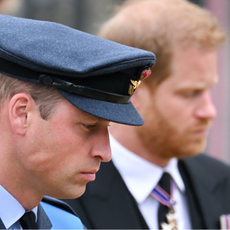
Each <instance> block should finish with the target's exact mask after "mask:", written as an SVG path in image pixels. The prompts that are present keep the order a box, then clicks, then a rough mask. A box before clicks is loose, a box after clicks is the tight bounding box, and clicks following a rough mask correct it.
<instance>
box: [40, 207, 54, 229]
mask: <svg viewBox="0 0 230 230" xmlns="http://www.w3.org/2000/svg"><path fill="white" fill-rule="evenodd" d="M37 223H38V229H51V227H52V224H51V222H50V219H49V217H48V216H47V215H46V213H45V211H44V209H43V208H42V206H41V205H40V204H39V205H38V221H37Z"/></svg>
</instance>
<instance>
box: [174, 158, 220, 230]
mask: <svg viewBox="0 0 230 230" xmlns="http://www.w3.org/2000/svg"><path fill="white" fill-rule="evenodd" d="M207 161H209V158H207V157H205V156H203V155H199V156H196V157H192V158H186V159H184V160H181V161H179V163H178V167H179V170H180V172H181V176H182V178H183V180H184V183H185V186H186V194H187V197H188V203H189V208H190V216H191V221H192V227H193V228H194V229H195V228H200V229H202V228H208V229H218V228H220V225H219V219H218V217H219V216H220V215H221V212H222V211H223V206H222V204H221V202H220V201H221V200H224V197H222V198H221V196H222V195H223V192H222V191H223V186H222V185H223V184H224V180H223V178H221V179H220V178H218V177H217V175H215V174H216V172H215V170H214V169H213V168H211V167H212V166H211V165H212V164H209V162H207ZM211 161H213V159H212V160H211ZM210 163H211V162H210ZM209 167H210V168H209Z"/></svg>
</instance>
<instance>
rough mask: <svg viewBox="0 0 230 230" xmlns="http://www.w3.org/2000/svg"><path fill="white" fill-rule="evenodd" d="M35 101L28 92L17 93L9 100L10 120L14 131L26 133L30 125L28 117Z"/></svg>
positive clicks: (21, 133)
mask: <svg viewBox="0 0 230 230" xmlns="http://www.w3.org/2000/svg"><path fill="white" fill-rule="evenodd" d="M33 107H34V101H33V99H32V98H31V96H29V95H28V94H26V93H17V94H15V95H14V96H13V97H12V98H11V100H10V102H9V120H10V124H11V127H12V130H13V131H14V133H16V134H18V135H24V134H25V133H26V129H27V127H28V117H29V114H30V112H31V111H32V109H33Z"/></svg>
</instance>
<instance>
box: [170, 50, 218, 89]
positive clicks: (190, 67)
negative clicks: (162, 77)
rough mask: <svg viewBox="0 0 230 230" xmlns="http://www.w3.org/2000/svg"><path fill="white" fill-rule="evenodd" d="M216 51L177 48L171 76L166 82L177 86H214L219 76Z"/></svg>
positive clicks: (173, 57)
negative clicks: (193, 84) (191, 84)
mask: <svg viewBox="0 0 230 230" xmlns="http://www.w3.org/2000/svg"><path fill="white" fill-rule="evenodd" d="M216 59H217V55H216V50H212V49H199V48H197V47H189V48H183V47H177V49H175V52H174V54H173V56H172V62H171V70H172V74H171V76H170V77H169V78H168V79H166V81H167V80H168V81H171V82H172V83H173V82H174V83H176V84H180V85H183V84H185V85H186V84H189V83H196V84H199V85H202V83H203V84H213V83H215V82H216V78H217V77H216V76H217V65H216V64H217V63H216Z"/></svg>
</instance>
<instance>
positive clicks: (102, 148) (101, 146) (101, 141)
mask: <svg viewBox="0 0 230 230" xmlns="http://www.w3.org/2000/svg"><path fill="white" fill-rule="evenodd" d="M91 155H92V156H93V157H99V158H100V160H101V161H103V162H108V161H110V160H111V157H112V154H111V148H110V142H109V133H108V128H107V127H106V128H105V129H104V130H101V131H100V132H99V133H98V135H97V138H96V139H95V145H94V147H93V148H92V151H91Z"/></svg>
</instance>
